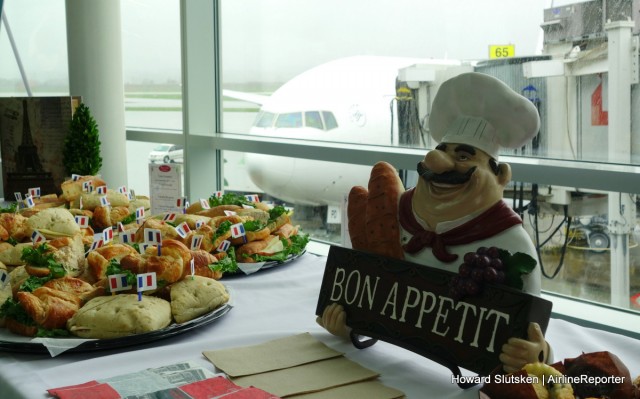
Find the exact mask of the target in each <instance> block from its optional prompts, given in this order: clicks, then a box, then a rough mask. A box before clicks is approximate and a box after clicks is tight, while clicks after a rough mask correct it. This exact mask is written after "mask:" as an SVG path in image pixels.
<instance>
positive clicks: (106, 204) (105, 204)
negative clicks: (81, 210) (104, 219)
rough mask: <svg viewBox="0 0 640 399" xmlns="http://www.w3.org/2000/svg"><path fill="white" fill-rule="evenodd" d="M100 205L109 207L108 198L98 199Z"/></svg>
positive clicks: (104, 196)
mask: <svg viewBox="0 0 640 399" xmlns="http://www.w3.org/2000/svg"><path fill="white" fill-rule="evenodd" d="M100 205H102V206H111V202H109V198H107V196H106V195H103V196H102V197H100Z"/></svg>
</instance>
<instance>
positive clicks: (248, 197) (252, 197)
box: [244, 194, 260, 202]
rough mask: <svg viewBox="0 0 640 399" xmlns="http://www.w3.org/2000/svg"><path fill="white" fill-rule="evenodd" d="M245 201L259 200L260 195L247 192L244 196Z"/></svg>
mask: <svg viewBox="0 0 640 399" xmlns="http://www.w3.org/2000/svg"><path fill="white" fill-rule="evenodd" d="M244 197H245V198H246V199H247V201H250V202H260V197H259V196H258V194H249V195H245V196H244Z"/></svg>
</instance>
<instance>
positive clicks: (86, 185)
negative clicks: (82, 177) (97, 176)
mask: <svg viewBox="0 0 640 399" xmlns="http://www.w3.org/2000/svg"><path fill="white" fill-rule="evenodd" d="M82 191H84V192H86V193H90V192H92V191H93V181H91V180H87V181H83V182H82Z"/></svg>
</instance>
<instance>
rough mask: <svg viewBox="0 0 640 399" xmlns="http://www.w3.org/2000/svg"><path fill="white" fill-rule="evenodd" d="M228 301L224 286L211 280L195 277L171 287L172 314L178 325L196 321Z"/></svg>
mask: <svg viewBox="0 0 640 399" xmlns="http://www.w3.org/2000/svg"><path fill="white" fill-rule="evenodd" d="M228 301H229V294H228V293H227V290H226V288H225V287H224V285H222V284H221V283H220V282H218V281H216V280H214V279H211V278H207V277H202V276H194V277H193V278H191V277H189V278H185V279H184V280H182V281H179V282H177V283H175V284H173V285H172V286H171V313H172V314H173V318H174V320H175V321H176V323H184V322H186V321H189V320H192V319H195V318H196V317H199V316H202V315H203V314H206V313H209V312H211V311H212V310H215V309H217V308H219V307H220V306H222V305H224V304H225V303H227V302H228Z"/></svg>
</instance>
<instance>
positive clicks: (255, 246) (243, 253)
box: [236, 235, 284, 263]
mask: <svg viewBox="0 0 640 399" xmlns="http://www.w3.org/2000/svg"><path fill="white" fill-rule="evenodd" d="M282 250H284V245H283V244H282V241H280V238H279V237H277V236H271V235H270V236H269V237H267V238H266V239H264V240H259V241H252V242H250V243H247V244H245V245H243V246H241V247H240V248H238V249H237V250H236V259H237V261H238V262H240V263H255V260H254V259H253V258H251V255H255V254H258V255H263V256H268V255H273V254H275V253H278V252H280V251H282Z"/></svg>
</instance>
